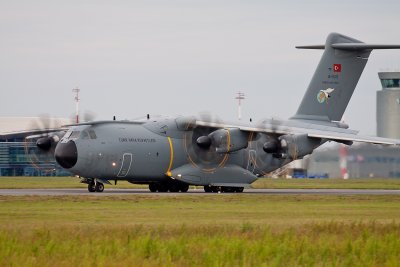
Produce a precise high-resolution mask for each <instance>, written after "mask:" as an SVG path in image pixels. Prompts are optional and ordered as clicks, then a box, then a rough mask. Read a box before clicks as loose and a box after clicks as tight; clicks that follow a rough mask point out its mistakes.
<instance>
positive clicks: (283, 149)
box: [263, 134, 321, 159]
mask: <svg viewBox="0 0 400 267" xmlns="http://www.w3.org/2000/svg"><path fill="white" fill-rule="evenodd" d="M320 144H321V139H319V138H310V137H308V135H307V134H297V135H292V134H287V135H282V136H280V137H279V138H278V139H277V140H272V141H268V142H266V143H265V144H264V146H263V149H264V151H265V152H267V153H272V154H273V155H274V157H276V158H290V159H299V158H302V157H304V156H305V155H308V154H311V153H312V152H313V150H314V149H315V148H316V147H318V146H319V145H320Z"/></svg>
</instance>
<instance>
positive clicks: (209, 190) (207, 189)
mask: <svg viewBox="0 0 400 267" xmlns="http://www.w3.org/2000/svg"><path fill="white" fill-rule="evenodd" d="M204 192H206V193H211V192H212V189H211V186H208V185H205V186H204Z"/></svg>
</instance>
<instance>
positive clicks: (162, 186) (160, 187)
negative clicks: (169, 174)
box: [158, 184, 168, 192]
mask: <svg viewBox="0 0 400 267" xmlns="http://www.w3.org/2000/svg"><path fill="white" fill-rule="evenodd" d="M158 192H168V186H167V185H165V184H158Z"/></svg>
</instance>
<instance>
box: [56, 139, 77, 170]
mask: <svg viewBox="0 0 400 267" xmlns="http://www.w3.org/2000/svg"><path fill="white" fill-rule="evenodd" d="M54 156H55V158H56V161H57V162H58V164H60V165H61V167H63V168H65V169H69V168H72V167H74V166H75V164H76V162H77V161H78V149H77V148H76V144H75V142H74V141H72V140H71V141H68V142H67V143H58V144H57V147H56V150H55V152H54Z"/></svg>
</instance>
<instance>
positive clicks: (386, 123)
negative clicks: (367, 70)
mask: <svg viewBox="0 0 400 267" xmlns="http://www.w3.org/2000/svg"><path fill="white" fill-rule="evenodd" d="M378 76H379V79H380V80H381V84H382V90H381V91H377V92H376V93H377V96H376V126H377V135H378V136H380V137H386V138H394V139H400V72H379V73H378Z"/></svg>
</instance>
